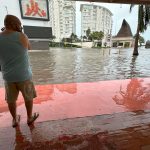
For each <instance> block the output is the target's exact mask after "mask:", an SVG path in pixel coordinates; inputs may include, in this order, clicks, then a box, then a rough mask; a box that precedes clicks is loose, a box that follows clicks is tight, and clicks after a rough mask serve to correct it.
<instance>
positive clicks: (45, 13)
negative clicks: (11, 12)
mask: <svg viewBox="0 0 150 150" xmlns="http://www.w3.org/2000/svg"><path fill="white" fill-rule="evenodd" d="M19 4H20V11H21V17H22V19H31V20H43V21H44V20H45V21H48V20H49V6H48V0H19Z"/></svg>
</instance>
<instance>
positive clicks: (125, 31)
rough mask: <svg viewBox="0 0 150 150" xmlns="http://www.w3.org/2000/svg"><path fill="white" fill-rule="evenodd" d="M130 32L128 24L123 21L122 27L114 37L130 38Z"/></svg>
mask: <svg viewBox="0 0 150 150" xmlns="http://www.w3.org/2000/svg"><path fill="white" fill-rule="evenodd" d="M132 36H133V35H132V31H131V28H130V25H129V24H128V22H127V21H126V20H125V19H124V20H123V22H122V26H121V28H120V30H119V32H118V34H117V35H116V37H132Z"/></svg>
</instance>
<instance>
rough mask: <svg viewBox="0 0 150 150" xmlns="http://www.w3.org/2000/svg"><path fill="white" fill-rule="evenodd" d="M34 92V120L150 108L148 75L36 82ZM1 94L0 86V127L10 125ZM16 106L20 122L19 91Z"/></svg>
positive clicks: (23, 114) (23, 118)
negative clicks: (49, 82)
mask: <svg viewBox="0 0 150 150" xmlns="http://www.w3.org/2000/svg"><path fill="white" fill-rule="evenodd" d="M36 91H37V98H35V99H34V111H35V112H39V113H40V117H39V118H38V120H37V122H43V121H47V120H57V119H65V118H75V117H85V116H94V115H102V114H112V113H118V112H125V111H135V110H145V109H149V108H150V103H149V102H150V78H144V79H143V78H142V79H141V78H133V79H127V80H113V81H100V82H91V83H68V84H49V85H36ZM4 97H5V93H4V88H0V127H4V126H11V116H10V114H9V111H8V108H7V103H6V102H5V100H4ZM17 105H18V114H20V115H21V123H26V110H25V106H24V101H23V98H22V96H21V94H20V95H19V98H18V100H17Z"/></svg>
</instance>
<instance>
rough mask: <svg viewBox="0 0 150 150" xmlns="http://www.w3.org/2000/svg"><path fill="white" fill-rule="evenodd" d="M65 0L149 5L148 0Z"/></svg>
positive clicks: (149, 1)
mask: <svg viewBox="0 0 150 150" xmlns="http://www.w3.org/2000/svg"><path fill="white" fill-rule="evenodd" d="M66 1H82V2H100V3H118V4H143V5H149V4H150V0H90V1H89V0H66Z"/></svg>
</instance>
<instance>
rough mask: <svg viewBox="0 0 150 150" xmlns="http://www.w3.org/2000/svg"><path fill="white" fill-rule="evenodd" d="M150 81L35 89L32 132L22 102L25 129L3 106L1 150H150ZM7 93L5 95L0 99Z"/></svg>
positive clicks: (0, 112)
mask: <svg viewBox="0 0 150 150" xmlns="http://www.w3.org/2000/svg"><path fill="white" fill-rule="evenodd" d="M149 83H150V79H148V78H146V79H132V80H131V79H129V80H116V81H101V82H95V83H70V84H56V85H38V86H36V89H37V92H38V98H37V99H36V100H35V101H34V103H35V107H34V111H38V112H40V117H39V118H38V120H37V121H36V123H35V125H34V126H32V127H30V128H29V127H28V126H27V124H26V112H25V108H24V104H23V100H22V97H21V96H20V97H19V100H18V113H19V114H21V116H22V118H21V125H20V128H17V129H16V130H15V129H14V128H12V127H11V117H10V114H9V112H8V109H7V106H6V104H5V102H4V101H2V100H1V101H0V150H13V149H15V150H20V149H21V150H22V149H28V150H34V149H35V150H43V149H44V150H56V149H57V150H149V149H150V109H149V108H150V104H149V101H150V84H149ZM3 96H4V89H3V88H1V89H0V99H2V98H3Z"/></svg>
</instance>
